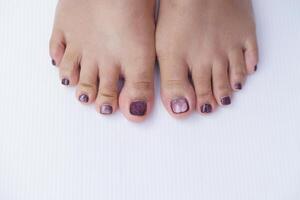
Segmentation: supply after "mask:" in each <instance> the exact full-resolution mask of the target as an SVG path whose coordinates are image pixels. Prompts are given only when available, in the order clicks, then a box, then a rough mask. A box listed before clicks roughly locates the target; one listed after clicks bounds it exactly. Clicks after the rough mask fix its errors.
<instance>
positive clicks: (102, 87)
mask: <svg viewBox="0 0 300 200" xmlns="http://www.w3.org/2000/svg"><path fill="white" fill-rule="evenodd" d="M99 77H100V83H99V89H98V96H97V99H96V109H97V110H98V112H99V113H101V114H103V115H110V114H112V113H113V112H115V111H116V110H117V108H118V81H119V77H120V69H119V68H118V67H115V66H101V67H100V68H99Z"/></svg>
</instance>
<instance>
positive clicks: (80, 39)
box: [50, 0, 155, 121]
mask: <svg viewBox="0 0 300 200" xmlns="http://www.w3.org/2000/svg"><path fill="white" fill-rule="evenodd" d="M154 7H155V1H154V0H122V1H120V0H60V1H59V3H58V6H57V11H56V17H55V22H54V28H53V34H52V37H51V41H50V55H51V58H52V59H53V61H52V63H53V64H54V65H56V66H58V67H59V71H60V77H61V80H62V84H63V85H66V86H68V85H69V86H75V85H77V98H78V100H79V101H80V102H82V103H83V104H90V103H93V102H95V103H96V106H97V110H98V111H99V112H100V113H102V114H111V113H113V112H114V111H116V109H117V108H118V106H119V107H120V109H121V111H122V112H123V114H124V115H125V116H126V117H127V118H128V119H129V120H133V121H141V120H143V119H145V117H146V116H147V114H149V112H150V111H151V108H152V105H153V96H154V92H153V90H154V88H153V85H154V84H153V69H154V62H155V46H154V45H155V35H154V34H155V22H154ZM120 77H123V78H124V79H125V85H124V88H123V89H122V91H121V93H120V95H118V89H117V82H118V80H119V78H120Z"/></svg>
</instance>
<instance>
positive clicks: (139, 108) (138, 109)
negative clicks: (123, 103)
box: [130, 101, 147, 116]
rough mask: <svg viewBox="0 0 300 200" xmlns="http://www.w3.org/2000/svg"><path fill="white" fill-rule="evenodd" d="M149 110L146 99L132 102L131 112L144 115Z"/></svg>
mask: <svg viewBox="0 0 300 200" xmlns="http://www.w3.org/2000/svg"><path fill="white" fill-rule="evenodd" d="M146 112H147V103H146V102H145V101H135V102H132V103H131V104H130V114H132V115H135V116H144V115H145V114H146Z"/></svg>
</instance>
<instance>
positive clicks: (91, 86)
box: [76, 60, 98, 104]
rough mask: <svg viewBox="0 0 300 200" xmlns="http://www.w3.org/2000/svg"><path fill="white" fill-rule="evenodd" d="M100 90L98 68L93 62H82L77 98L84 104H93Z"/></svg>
mask: <svg viewBox="0 0 300 200" xmlns="http://www.w3.org/2000/svg"><path fill="white" fill-rule="evenodd" d="M97 88H98V66H97V63H96V62H91V60H82V62H81V70H80V78H79V83H78V86H77V90H76V97H77V99H78V100H79V101H80V102H81V103H82V104H90V103H93V102H94V101H95V99H96V95H97Z"/></svg>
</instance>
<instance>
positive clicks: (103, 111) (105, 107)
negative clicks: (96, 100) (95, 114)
mask: <svg viewBox="0 0 300 200" xmlns="http://www.w3.org/2000/svg"><path fill="white" fill-rule="evenodd" d="M112 112H113V108H112V106H111V105H108V104H103V105H102V106H101V107H100V113H101V114H103V115H110V114H112Z"/></svg>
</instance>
